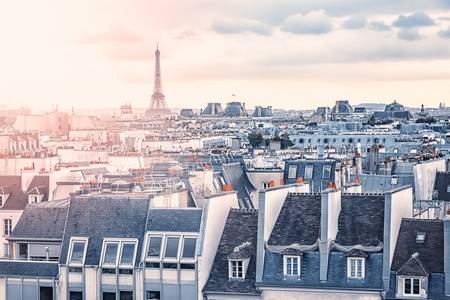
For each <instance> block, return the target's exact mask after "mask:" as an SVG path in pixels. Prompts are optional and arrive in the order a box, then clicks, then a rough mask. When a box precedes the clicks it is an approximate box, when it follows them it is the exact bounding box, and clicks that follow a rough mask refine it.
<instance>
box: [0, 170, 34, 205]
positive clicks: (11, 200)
mask: <svg viewBox="0 0 450 300" xmlns="http://www.w3.org/2000/svg"><path fill="white" fill-rule="evenodd" d="M0 186H1V187H2V188H3V190H4V191H5V192H7V193H8V194H9V197H8V199H7V200H6V202H5V203H4V204H3V207H2V208H0V209H4V210H8V209H10V210H16V209H17V210H22V209H24V208H25V206H26V205H27V204H28V196H27V195H25V193H24V192H23V191H22V182H21V177H20V176H0Z"/></svg>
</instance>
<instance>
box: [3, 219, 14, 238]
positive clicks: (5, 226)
mask: <svg viewBox="0 0 450 300" xmlns="http://www.w3.org/2000/svg"><path fill="white" fill-rule="evenodd" d="M6 221H9V225H8V226H7V225H6V223H7V222H6ZM7 228H8V232H9V233H7V232H6V229H7ZM12 228H13V226H12V219H11V218H4V219H3V236H11V233H12V230H13V229H12Z"/></svg>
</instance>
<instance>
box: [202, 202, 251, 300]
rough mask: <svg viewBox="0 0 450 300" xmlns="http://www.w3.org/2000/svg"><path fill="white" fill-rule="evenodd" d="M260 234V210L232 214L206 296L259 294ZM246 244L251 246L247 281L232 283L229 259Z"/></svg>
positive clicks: (230, 213)
mask: <svg viewBox="0 0 450 300" xmlns="http://www.w3.org/2000/svg"><path fill="white" fill-rule="evenodd" d="M257 231H258V211H257V210H242V209H231V210H230V212H229V214H228V218H227V221H226V224H225V227H224V230H223V234H222V238H221V240H220V244H219V247H218V249H217V253H216V257H215V258H214V263H213V266H212V269H211V272H210V274H209V278H208V281H207V282H206V285H205V287H204V289H203V292H204V293H215V292H217V293H230V294H252V295H255V294H259V292H258V291H257V290H256V288H255V282H256V240H257ZM245 242H249V243H251V245H250V246H248V247H246V249H245V252H246V253H245V254H246V256H250V262H249V265H248V269H247V273H246V276H245V281H230V280H229V278H228V256H229V255H230V254H232V253H233V250H234V248H235V247H237V246H240V245H242V244H244V243H245Z"/></svg>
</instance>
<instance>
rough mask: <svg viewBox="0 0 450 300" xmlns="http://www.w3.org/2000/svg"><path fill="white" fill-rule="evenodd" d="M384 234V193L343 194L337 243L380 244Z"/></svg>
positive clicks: (347, 244)
mask: <svg viewBox="0 0 450 300" xmlns="http://www.w3.org/2000/svg"><path fill="white" fill-rule="evenodd" d="M383 236H384V195H382V194H379V195H368V194H360V195H350V194H343V195H342V196H341V213H340V214H339V219H338V232H337V235H336V243H338V244H340V245H343V246H352V245H363V246H378V245H379V244H380V243H383Z"/></svg>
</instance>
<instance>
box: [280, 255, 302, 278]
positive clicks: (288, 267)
mask: <svg viewBox="0 0 450 300" xmlns="http://www.w3.org/2000/svg"><path fill="white" fill-rule="evenodd" d="M284 264H285V266H284V275H288V276H298V275H300V268H299V266H300V257H299V256H285V257H284Z"/></svg>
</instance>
